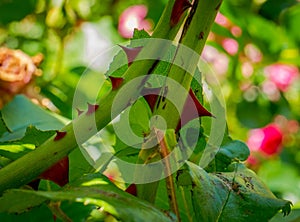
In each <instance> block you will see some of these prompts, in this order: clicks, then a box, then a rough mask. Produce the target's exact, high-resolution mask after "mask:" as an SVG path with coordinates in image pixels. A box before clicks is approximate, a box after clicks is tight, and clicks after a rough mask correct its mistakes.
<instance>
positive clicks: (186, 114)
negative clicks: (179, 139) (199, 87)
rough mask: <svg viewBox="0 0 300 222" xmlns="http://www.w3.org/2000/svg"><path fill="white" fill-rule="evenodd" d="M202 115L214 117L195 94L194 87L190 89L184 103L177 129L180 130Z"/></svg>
mask: <svg viewBox="0 0 300 222" xmlns="http://www.w3.org/2000/svg"><path fill="white" fill-rule="evenodd" d="M194 106H196V109H197V112H194ZM201 116H211V117H214V116H213V115H212V114H211V113H210V112H208V111H207V110H206V109H205V108H204V107H203V106H202V105H201V103H200V102H199V100H198V99H197V97H196V96H195V94H194V92H193V90H192V89H190V91H189V96H188V98H187V100H186V102H185V104H184V107H183V111H182V114H181V117H180V121H179V123H178V125H177V128H176V131H178V130H179V129H180V128H181V127H182V126H184V125H185V124H186V123H188V122H189V121H190V120H192V119H195V118H198V117H201Z"/></svg>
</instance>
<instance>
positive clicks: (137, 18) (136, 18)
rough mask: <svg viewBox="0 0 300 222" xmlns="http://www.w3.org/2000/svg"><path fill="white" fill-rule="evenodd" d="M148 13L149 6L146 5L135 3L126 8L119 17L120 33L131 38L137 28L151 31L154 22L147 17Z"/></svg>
mask: <svg viewBox="0 0 300 222" xmlns="http://www.w3.org/2000/svg"><path fill="white" fill-rule="evenodd" d="M147 13H148V8H147V7H146V6H145V5H134V6H130V7H128V8H127V9H125V10H124V11H123V12H122V14H121V15H120V18H119V26H118V31H119V33H120V35H121V36H122V37H124V38H131V37H132V36H133V31H134V29H135V28H137V29H145V30H146V31H150V30H151V29H152V23H151V22H150V21H149V20H146V19H145V17H146V15H147Z"/></svg>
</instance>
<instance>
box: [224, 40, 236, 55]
mask: <svg viewBox="0 0 300 222" xmlns="http://www.w3.org/2000/svg"><path fill="white" fill-rule="evenodd" d="M222 46H223V48H224V49H225V50H226V52H228V54H230V55H235V54H236V53H237V52H238V50H239V44H238V42H237V41H236V40H234V39H231V38H225V39H223V41H222Z"/></svg>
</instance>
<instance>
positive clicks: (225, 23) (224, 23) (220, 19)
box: [215, 12, 230, 28]
mask: <svg viewBox="0 0 300 222" xmlns="http://www.w3.org/2000/svg"><path fill="white" fill-rule="evenodd" d="M215 22H216V23H217V24H218V25H220V26H223V27H225V28H227V27H229V26H230V21H229V20H228V19H227V18H226V17H225V16H224V15H223V14H221V13H220V12H218V14H217V16H216V19H215Z"/></svg>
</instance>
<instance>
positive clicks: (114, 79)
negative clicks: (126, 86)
mask: <svg viewBox="0 0 300 222" xmlns="http://www.w3.org/2000/svg"><path fill="white" fill-rule="evenodd" d="M109 79H110V81H111V85H112V90H116V89H118V88H119V87H120V86H121V84H122V83H123V81H124V78H122V77H113V76H109Z"/></svg>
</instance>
